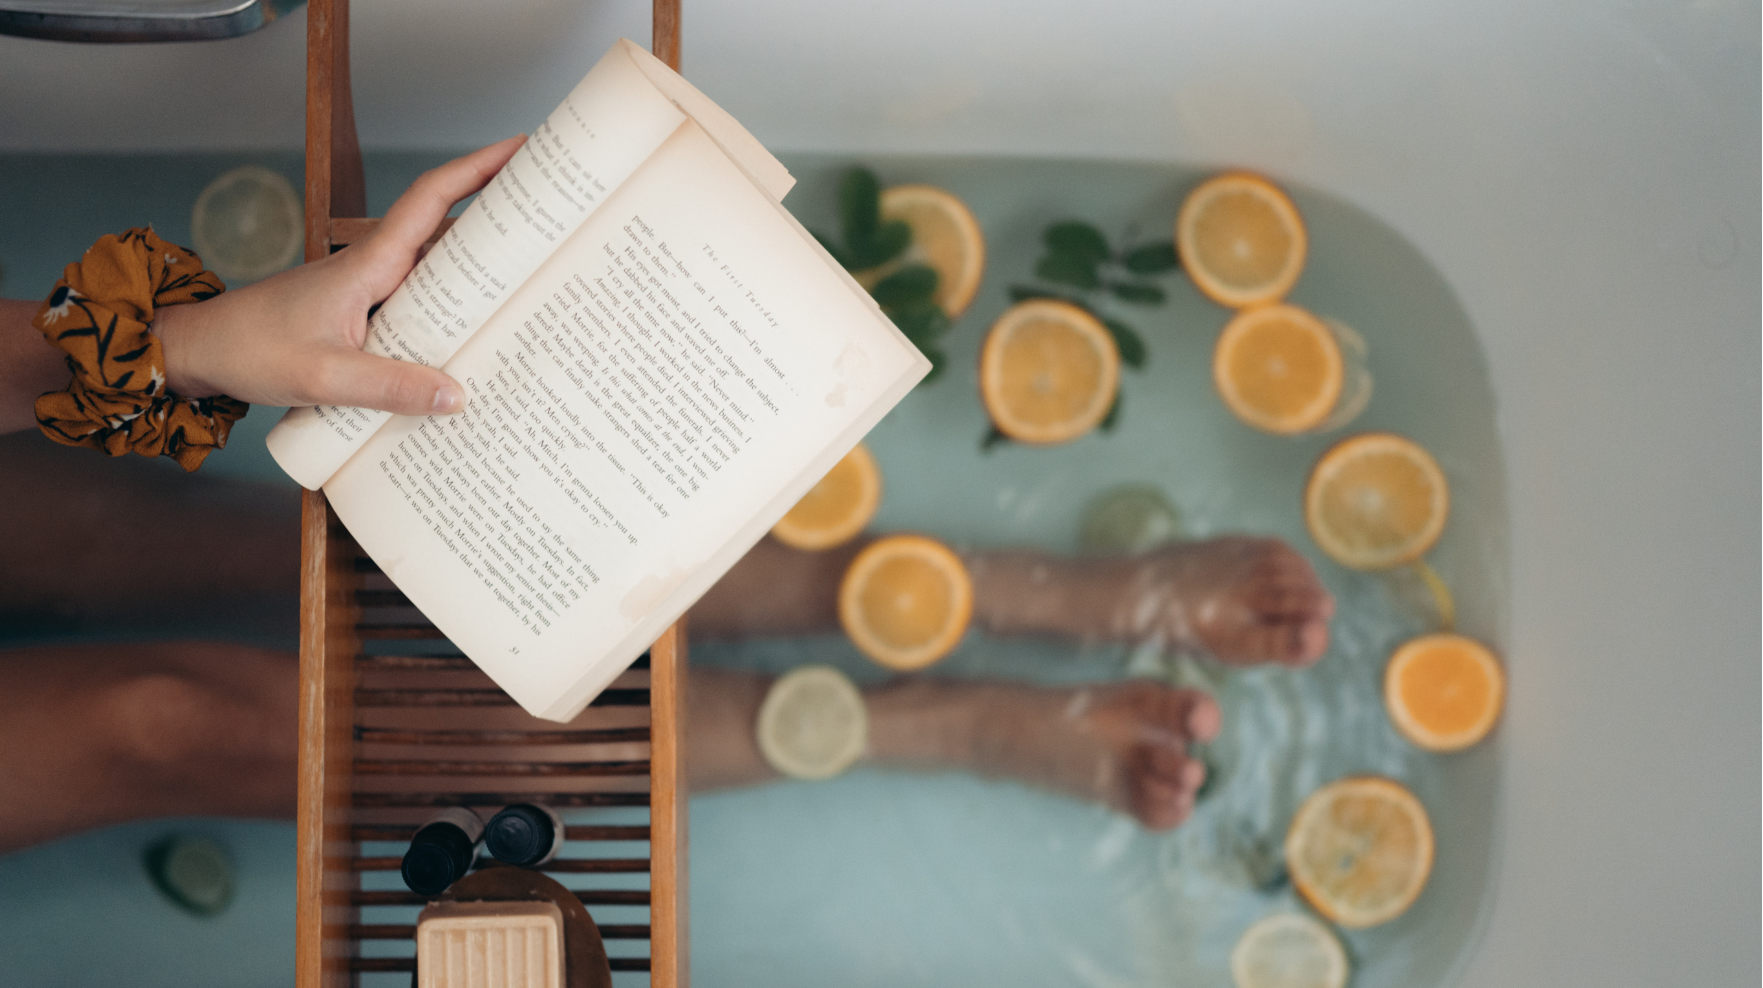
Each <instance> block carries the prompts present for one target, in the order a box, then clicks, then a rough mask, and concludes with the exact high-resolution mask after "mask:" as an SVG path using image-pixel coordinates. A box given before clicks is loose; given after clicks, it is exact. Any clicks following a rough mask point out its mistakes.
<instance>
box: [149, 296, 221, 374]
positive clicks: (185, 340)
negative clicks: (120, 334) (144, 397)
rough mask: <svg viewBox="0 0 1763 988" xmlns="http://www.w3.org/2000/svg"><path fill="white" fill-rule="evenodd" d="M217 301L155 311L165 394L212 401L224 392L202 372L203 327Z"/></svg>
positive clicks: (154, 328)
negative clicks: (210, 399)
mask: <svg viewBox="0 0 1763 988" xmlns="http://www.w3.org/2000/svg"><path fill="white" fill-rule="evenodd" d="M216 301H218V299H210V300H208V301H204V302H190V303H187V304H185V305H167V306H163V307H161V308H158V309H155V310H154V312H153V325H152V326H151V327H150V328H151V329H152V331H153V335H154V336H157V337H158V338H159V351H160V355H161V358H162V359H163V360H164V362H165V387H166V390H168V391H170V392H172V393H173V394H176V395H178V396H180V397H183V398H212V397H214V396H215V395H217V394H220V393H221V391H220V389H219V388H216V387H213V386H212V385H210V384H209V383H208V379H207V376H206V375H205V374H204V373H203V369H202V363H203V361H202V342H203V340H202V337H203V324H204V323H205V322H207V320H206V318H205V317H206V316H207V315H208V310H209V308H210V307H211V306H213V305H214V304H215V302H216Z"/></svg>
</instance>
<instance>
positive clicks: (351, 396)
mask: <svg viewBox="0 0 1763 988" xmlns="http://www.w3.org/2000/svg"><path fill="white" fill-rule="evenodd" d="M322 360H323V362H322V364H321V367H322V370H321V371H320V373H319V374H318V375H317V382H318V385H317V389H316V390H317V393H315V394H311V395H308V396H307V398H308V399H309V401H308V402H307V403H308V404H313V405H343V406H346V407H352V408H377V409H379V410H381V411H386V412H393V413H396V414H398V415H451V414H453V413H454V412H457V411H459V410H460V409H462V408H464V407H465V391H464V389H463V388H461V387H460V386H459V382H457V381H455V380H453V379H452V378H450V377H448V376H447V375H445V374H443V373H441V372H440V371H438V370H436V369H434V368H433V367H424V366H422V365H421V364H413V363H410V362H408V361H404V360H393V359H391V358H390V357H378V356H374V355H373V354H371V353H362V352H361V351H360V350H355V349H351V348H348V347H338V348H337V349H335V350H333V351H331V353H329V354H328V355H326V356H325V357H324V358H322Z"/></svg>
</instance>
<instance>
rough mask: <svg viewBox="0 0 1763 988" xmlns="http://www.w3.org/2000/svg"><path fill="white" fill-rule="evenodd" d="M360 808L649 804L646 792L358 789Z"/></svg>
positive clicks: (356, 799)
mask: <svg viewBox="0 0 1763 988" xmlns="http://www.w3.org/2000/svg"><path fill="white" fill-rule="evenodd" d="M354 803H355V805H356V806H357V807H362V808H371V809H388V808H397V807H406V808H407V807H425V806H433V807H444V806H507V805H508V804H509V803H544V804H546V805H548V806H551V807H554V808H556V809H577V808H580V807H583V806H648V805H649V793H646V792H544V793H538V792H439V793H436V792H358V793H356V794H355V795H354Z"/></svg>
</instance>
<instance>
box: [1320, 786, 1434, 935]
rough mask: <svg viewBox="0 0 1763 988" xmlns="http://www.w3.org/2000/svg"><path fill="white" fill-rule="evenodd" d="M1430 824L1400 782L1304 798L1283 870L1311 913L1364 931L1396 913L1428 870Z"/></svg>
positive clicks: (1340, 788) (1417, 889) (1410, 898)
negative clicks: (1310, 908)
mask: <svg viewBox="0 0 1763 988" xmlns="http://www.w3.org/2000/svg"><path fill="white" fill-rule="evenodd" d="M1432 855H1433V840H1432V822H1431V821H1430V820H1428V819H1427V816H1426V808H1425V807H1423V806H1421V805H1420V800H1418V799H1415V798H1414V794H1413V793H1411V792H1409V791H1408V790H1407V789H1406V788H1405V787H1403V786H1402V785H1401V784H1400V783H1397V782H1395V781H1392V780H1390V779H1385V778H1381V777H1378V776H1356V777H1351V778H1346V779H1341V780H1339V781H1336V782H1331V783H1329V784H1328V785H1326V786H1323V787H1322V788H1321V789H1318V790H1316V791H1315V792H1313V793H1311V794H1310V797H1309V798H1308V799H1306V800H1304V804H1303V805H1302V806H1299V807H1298V812H1297V814H1296V815H1295V816H1293V817H1292V826H1291V829H1290V830H1288V831H1286V869H1287V870H1288V871H1289V872H1290V873H1291V876H1292V884H1293V885H1295V886H1296V887H1297V889H1298V892H1299V893H1300V894H1301V895H1303V897H1304V898H1305V900H1306V901H1308V902H1309V903H1310V905H1312V906H1314V907H1315V908H1316V911H1317V912H1320V913H1322V915H1323V916H1325V917H1327V918H1328V919H1330V920H1333V921H1334V922H1336V923H1339V924H1340V925H1341V926H1347V927H1366V926H1376V925H1377V924H1379V923H1385V922H1388V921H1389V920H1392V919H1395V918H1396V917H1397V916H1399V915H1401V914H1402V912H1403V910H1405V909H1407V908H1408V907H1409V906H1410V905H1412V904H1413V903H1414V900H1415V898H1416V897H1418V896H1419V895H1420V890H1421V889H1422V888H1424V887H1425V886H1426V877H1427V875H1429V874H1430V873H1431V872H1432Z"/></svg>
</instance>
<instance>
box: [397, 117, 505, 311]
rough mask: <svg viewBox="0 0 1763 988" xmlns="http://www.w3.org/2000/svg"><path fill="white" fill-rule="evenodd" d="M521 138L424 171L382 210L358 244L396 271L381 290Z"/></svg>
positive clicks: (405, 268) (400, 275) (492, 174)
mask: <svg viewBox="0 0 1763 988" xmlns="http://www.w3.org/2000/svg"><path fill="white" fill-rule="evenodd" d="M525 142H526V137H525V136H524V135H523V136H520V137H510V138H509V139H507V140H505V141H499V142H497V143H495V144H492V145H490V146H489V147H486V148H480V149H478V150H476V151H473V152H472V153H470V154H468V155H466V156H465V157H463V158H455V159H453V160H452V161H449V162H447V163H446V164H444V165H441V166H440V167H438V168H434V169H431V170H429V171H426V172H424V173H423V174H422V176H421V177H420V178H418V179H417V180H416V181H415V182H413V183H411V185H410V188H409V189H407V190H405V192H404V194H403V195H401V196H399V197H398V201H397V202H395V203H393V204H392V208H391V209H389V210H387V211H386V218H385V219H384V220H381V221H380V225H379V226H378V227H377V228H375V230H374V232H373V236H371V237H369V238H368V240H367V241H366V242H365V243H364V244H362V247H363V248H364V250H365V251H366V252H367V253H368V254H370V255H372V256H373V258H374V259H375V260H377V261H380V262H382V263H384V264H385V265H386V270H388V271H393V272H395V278H394V280H393V282H392V284H391V285H386V286H383V287H384V290H385V291H387V292H389V291H391V289H392V288H393V287H395V286H396V284H397V281H398V280H402V279H403V277H404V275H405V274H407V273H408V272H409V270H410V268H411V266H413V265H414V264H415V263H416V252H417V251H418V250H419V249H421V247H422V243H423V241H425V240H427V239H428V238H429V236H430V235H431V234H433V233H434V232H435V228H436V227H437V226H440V225H441V220H443V219H445V218H446V216H447V212H448V211H449V210H451V209H452V208H453V205H454V204H455V203H457V202H458V201H459V200H461V199H464V198H465V197H466V196H469V195H471V194H472V193H474V192H477V191H478V190H479V189H482V188H483V187H484V186H485V185H486V184H487V183H488V182H489V181H490V179H491V178H493V177H495V175H496V173H497V172H498V171H501V170H502V166H503V165H506V164H507V163H508V161H509V159H511V158H513V157H514V153H515V152H516V151H518V150H520V147H521V145H522V144H524V143H525ZM377 267H378V265H376V268H377ZM376 273H380V272H378V271H377V270H376Z"/></svg>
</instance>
